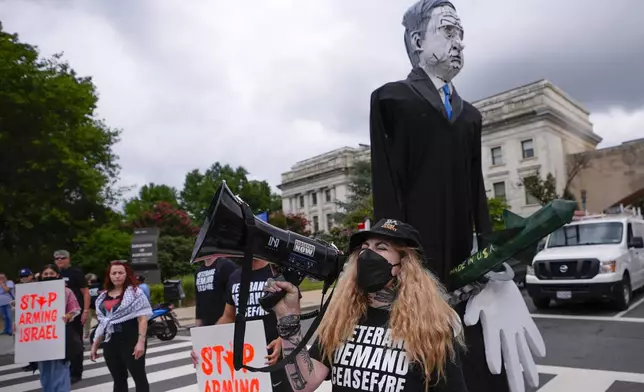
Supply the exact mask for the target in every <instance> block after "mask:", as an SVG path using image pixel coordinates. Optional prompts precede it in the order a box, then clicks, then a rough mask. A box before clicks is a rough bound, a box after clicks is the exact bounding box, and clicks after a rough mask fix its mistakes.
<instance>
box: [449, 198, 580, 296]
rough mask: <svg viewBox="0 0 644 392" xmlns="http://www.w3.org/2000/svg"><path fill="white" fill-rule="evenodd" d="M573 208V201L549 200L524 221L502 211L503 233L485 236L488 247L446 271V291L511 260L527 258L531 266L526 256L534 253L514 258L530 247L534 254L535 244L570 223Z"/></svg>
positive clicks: (575, 205)
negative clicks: (447, 274)
mask: <svg viewBox="0 0 644 392" xmlns="http://www.w3.org/2000/svg"><path fill="white" fill-rule="evenodd" d="M576 208H577V203H576V202H574V201H570V200H553V201H551V202H550V203H548V205H546V206H544V207H543V208H541V209H540V210H539V211H537V212H535V213H534V214H532V215H531V216H530V217H528V218H522V217H520V216H519V215H517V214H514V213H512V212H510V211H508V210H505V211H503V220H504V221H505V226H506V229H505V230H500V231H495V232H493V233H491V234H490V235H488V236H485V237H484V238H483V239H484V240H485V241H486V243H487V244H488V245H487V246H486V247H485V248H483V249H482V250H481V251H479V252H478V253H476V254H474V255H473V256H471V257H470V258H468V259H467V260H465V261H464V262H462V263H461V264H459V265H457V266H456V267H455V268H454V269H452V270H451V271H450V273H449V279H450V287H451V288H452V290H456V289H459V288H461V287H463V286H465V285H467V284H468V283H472V282H474V281H476V280H478V279H480V278H481V277H482V276H483V275H485V274H486V273H488V272H489V271H492V270H494V269H495V268H497V267H498V266H500V265H501V264H503V263H504V262H505V261H507V260H508V259H510V258H512V257H516V258H519V259H521V258H524V257H525V258H526V259H527V258H528V257H529V258H530V262H532V257H530V256H528V257H526V256H527V255H533V253H534V252H531V251H529V252H527V255H525V254H524V255H523V256H524V257H518V255H520V254H521V253H525V252H526V250H528V248H530V246H533V247H535V250H536V244H537V242H539V240H541V239H542V238H544V237H545V236H547V235H548V234H550V233H552V232H553V231H555V230H557V229H558V228H560V227H561V226H563V225H565V224H567V223H570V222H571V221H572V218H573V215H574V213H575V210H576Z"/></svg>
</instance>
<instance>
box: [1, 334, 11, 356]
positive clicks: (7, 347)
mask: <svg viewBox="0 0 644 392" xmlns="http://www.w3.org/2000/svg"><path fill="white" fill-rule="evenodd" d="M14 344H15V343H14V341H13V337H12V336H7V335H2V336H0V357H1V356H3V355H10V354H11V355H13V347H14Z"/></svg>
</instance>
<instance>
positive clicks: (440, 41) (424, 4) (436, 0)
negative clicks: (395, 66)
mask: <svg viewBox="0 0 644 392" xmlns="http://www.w3.org/2000/svg"><path fill="white" fill-rule="evenodd" d="M402 24H403V26H404V27H405V46H406V47H407V54H408V55H409V60H410V61H411V65H412V67H421V68H422V69H423V70H424V71H425V72H426V73H427V74H428V75H430V76H435V77H437V78H439V79H442V80H443V81H445V82H450V81H451V80H452V79H453V78H454V77H455V76H456V75H457V74H458V73H459V72H460V70H461V69H462V68H463V47H464V46H463V43H462V40H463V26H462V25H461V20H460V19H459V17H458V15H457V14H456V8H455V7H454V6H453V5H452V3H450V2H449V1H447V0H419V1H418V2H417V3H416V4H414V5H412V6H411V7H410V8H409V9H408V10H407V12H406V13H405V16H403V22H402Z"/></svg>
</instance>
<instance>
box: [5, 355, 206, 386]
mask: <svg viewBox="0 0 644 392" xmlns="http://www.w3.org/2000/svg"><path fill="white" fill-rule="evenodd" d="M189 358H190V357H189V356H187V352H186V351H182V352H178V353H174V354H168V355H162V356H159V357H152V358H146V359H145V365H146V366H152V365H156V364H160V363H166V362H171V361H177V360H181V359H189ZM90 363H92V362H90ZM193 371H194V369H193ZM107 374H110V371H109V370H108V368H107V366H102V367H99V368H95V369H90V370H85V371H83V378H92V377H98V376H103V375H107ZM19 386H20V388H26V390H31V389H37V388H39V387H40V380H36V381H30V382H27V383H23V384H19ZM92 388H94V387H92ZM13 390H14V389H9V390H8V391H13ZM21 390H24V389H21ZM15 391H16V392H17V391H18V389H15Z"/></svg>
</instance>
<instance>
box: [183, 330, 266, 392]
mask: <svg viewBox="0 0 644 392" xmlns="http://www.w3.org/2000/svg"><path fill="white" fill-rule="evenodd" d="M234 333H235V324H220V325H211V326H208V327H198V328H191V329H190V336H191V338H192V348H193V350H194V351H195V354H196V355H197V358H198V359H199V363H198V364H197V382H198V384H199V391H200V392H223V391H248V392H264V391H271V390H273V387H272V385H271V375H270V373H262V372H251V371H249V370H247V369H240V370H239V371H237V370H235V367H234V365H233V338H234ZM267 354H268V351H267V350H266V336H265V335H264V322H263V321H262V320H254V321H248V322H247V323H246V338H245V339H244V353H243V357H242V358H243V359H242V361H243V362H242V363H243V364H244V365H249V366H251V367H256V368H261V367H264V366H266V363H265V362H266V359H265V357H266V355H267Z"/></svg>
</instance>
